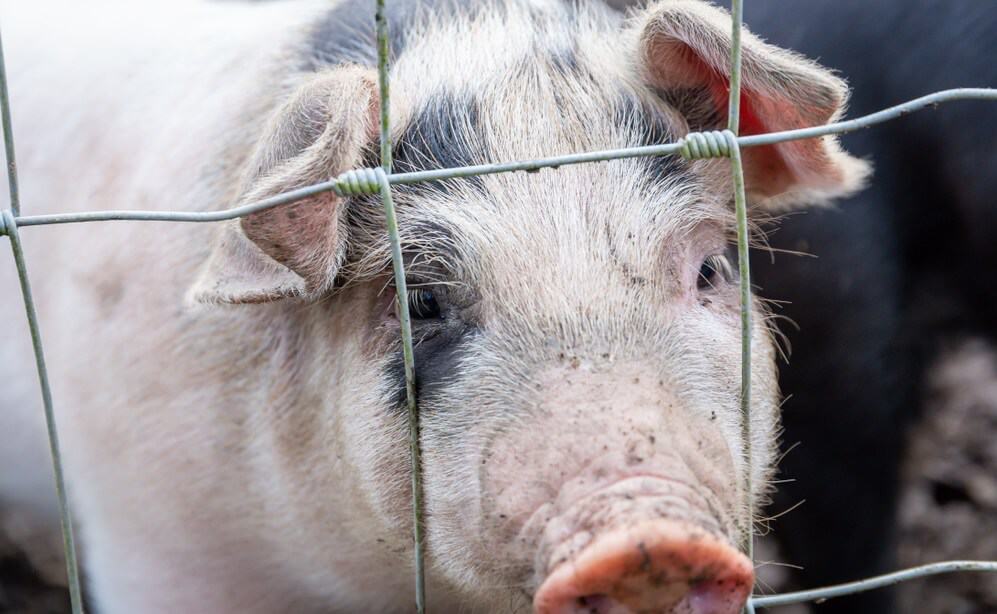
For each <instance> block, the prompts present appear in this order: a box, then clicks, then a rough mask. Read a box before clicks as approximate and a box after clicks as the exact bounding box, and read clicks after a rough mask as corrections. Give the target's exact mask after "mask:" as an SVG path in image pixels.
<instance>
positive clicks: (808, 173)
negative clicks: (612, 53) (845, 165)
mask: <svg viewBox="0 0 997 614" xmlns="http://www.w3.org/2000/svg"><path fill="white" fill-rule="evenodd" d="M715 42H716V41H708V43H715ZM704 47H705V48H707V49H709V50H710V51H711V52H717V51H721V50H722V49H723V48H724V47H723V46H722V45H717V44H706V45H704ZM744 51H745V52H744V56H743V63H742V77H741V105H740V130H739V134H741V135H745V136H746V135H752V134H764V133H767V132H777V131H781V130H791V129H794V128H803V127H807V126H813V125H820V124H824V123H826V122H827V121H828V120H830V119H831V117H833V115H834V113H835V112H836V111H837V106H832V107H825V108H819V107H815V106H813V105H807V104H805V103H803V102H802V99H805V97H802V96H801V99H792V98H790V96H789V94H790V92H771V93H770V92H768V91H766V88H765V87H764V85H765V83H764V81H763V80H762V79H758V78H757V75H756V74H753V73H754V70H753V69H754V67H755V65H757V64H758V63H759V62H757V60H756V59H755V58H752V57H751V52H750V50H748V49H745V50H744ZM648 55H649V58H648V59H649V70H650V72H651V74H652V76H653V77H654V78H655V79H656V80H657V81H658V84H659V86H662V87H689V88H692V87H696V88H705V89H706V90H707V91H708V92H709V93H710V99H711V100H712V102H713V104H714V105H715V109H716V111H717V115H718V116H720V117H724V118H726V117H727V108H728V104H729V96H730V80H729V78H728V72H729V66H728V64H727V62H729V59H728V58H726V57H725V56H724V57H721V56H722V54H717V55H716V56H707V55H704V54H703V53H700V52H698V51H697V50H696V49H695V48H694V47H693V46H692V45H691V44H689V43H687V42H685V41H682V40H679V39H678V38H675V37H674V35H662V36H660V37H659V40H658V41H656V42H654V43H652V44H651V45H650V48H649V53H648ZM768 89H771V88H768ZM724 124H726V122H724ZM742 158H743V160H744V167H745V182H746V184H747V187H748V190H749V191H750V192H752V193H754V194H756V195H758V196H762V197H769V196H775V195H778V194H782V193H784V192H786V191H788V190H790V189H792V188H793V187H794V186H797V185H801V184H802V185H806V186H807V187H808V188H810V189H820V188H822V187H824V186H834V185H837V184H839V183H841V182H842V181H843V173H842V171H841V169H840V168H839V167H838V166H837V165H836V164H834V162H833V160H831V157H830V156H829V154H828V151H827V149H826V147H825V146H824V144H823V143H822V141H821V140H820V139H807V140H802V141H790V142H787V143H781V144H778V145H767V146H762V147H751V148H746V149H745V150H744V151H743V153H742Z"/></svg>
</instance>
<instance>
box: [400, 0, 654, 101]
mask: <svg viewBox="0 0 997 614" xmlns="http://www.w3.org/2000/svg"><path fill="white" fill-rule="evenodd" d="M419 4H420V3H418V2H416V3H414V5H416V6H418V5H419ZM467 4H468V6H467V7H465V8H455V7H451V10H449V11H445V10H440V8H439V7H437V8H436V9H426V10H423V11H415V12H414V14H413V15H412V16H411V17H410V20H409V22H408V24H406V26H404V27H407V28H408V31H407V32H406V36H405V40H404V47H403V48H399V52H400V53H399V55H398V59H397V61H396V65H395V67H396V70H395V71H394V73H395V74H394V76H393V78H394V81H395V83H397V84H398V85H400V86H401V87H402V88H403V89H405V90H406V91H408V90H413V91H412V92H411V94H412V95H415V96H417V95H418V94H417V92H418V91H419V90H425V89H426V88H427V86H430V87H432V86H443V87H447V88H448V89H451V90H462V89H478V90H481V89H492V88H496V87H497V88H499V89H501V88H502V86H503V85H508V86H512V85H513V83H512V81H517V80H519V81H522V80H523V79H529V78H533V77H535V76H539V75H540V74H542V71H541V72H539V73H534V74H533V75H530V74H528V73H529V71H528V70H527V68H528V67H531V66H532V67H535V68H546V69H548V71H549V72H552V73H557V72H560V73H562V74H566V73H572V72H575V71H579V72H585V73H588V74H601V75H602V76H604V77H605V79H606V80H612V79H613V78H617V79H618V78H622V77H626V76H627V75H628V74H630V73H632V72H633V69H632V66H633V62H632V61H629V59H628V58H627V56H628V55H632V53H631V49H633V48H635V46H636V39H635V38H634V37H633V36H632V35H631V33H628V31H626V30H624V29H623V28H622V25H621V20H620V18H619V16H618V15H617V14H616V13H613V12H611V11H609V10H608V9H606V8H605V7H604V6H602V4H601V3H572V2H565V1H563V0H532V1H529V0H511V1H507V2H477V3H467ZM517 77H518V79H517ZM519 85H521V84H519ZM408 86H413V87H408Z"/></svg>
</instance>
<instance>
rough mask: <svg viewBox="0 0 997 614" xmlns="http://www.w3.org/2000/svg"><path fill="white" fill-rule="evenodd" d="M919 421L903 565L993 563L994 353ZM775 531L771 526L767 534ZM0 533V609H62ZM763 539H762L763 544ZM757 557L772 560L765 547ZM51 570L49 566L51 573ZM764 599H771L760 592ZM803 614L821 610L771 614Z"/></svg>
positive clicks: (933, 593)
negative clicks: (959, 561)
mask: <svg viewBox="0 0 997 614" xmlns="http://www.w3.org/2000/svg"><path fill="white" fill-rule="evenodd" d="M928 390H929V392H928V406H927V410H926V412H925V416H924V419H923V420H922V421H921V422H920V424H919V425H918V426H917V428H916V429H915V430H914V432H913V433H912V434H911V447H910V455H909V460H908V462H907V467H906V471H905V476H904V492H903V496H902V499H901V501H902V505H901V510H900V516H899V522H900V527H901V539H900V546H899V548H900V552H899V556H900V561H901V564H902V565H903V566H911V565H918V564H922V563H929V562H934V561H942V560H948V559H990V560H997V351H995V350H994V348H992V347H989V346H987V345H986V344H984V343H983V342H981V341H976V340H969V341H963V342H960V343H953V344H952V346H951V347H950V348H949V349H948V350H947V352H946V353H945V355H944V357H943V359H942V360H940V361H939V364H938V365H937V367H936V368H935V369H933V370H932V375H931V378H930V380H929V382H928ZM774 528H775V529H776V531H778V525H777V524H776V525H775V527H774ZM2 540H3V536H2V535H0V612H2V613H8V612H10V613H18V614H63V613H65V612H69V607H68V597H67V593H66V591H65V589H64V588H62V587H61V586H59V585H58V584H56V583H54V582H53V581H52V580H49V581H46V580H45V579H43V578H44V577H46V576H47V577H49V578H51V577H52V576H53V575H57V574H58V573H59V571H58V564H55V565H53V562H52V561H36V562H35V563H36V564H37V565H35V566H40V567H42V568H45V569H44V570H43V571H42V572H41V573H38V572H37V571H36V570H35V569H34V567H35V566H33V565H32V563H31V562H29V560H28V558H27V557H26V556H25V555H24V553H23V552H19V551H17V549H15V548H13V547H12V545H11V544H10V543H9V542H4V541H2ZM766 542H769V540H766ZM759 550H760V555H759V557H758V558H759V560H764V559H766V558H769V557H772V558H776V560H778V559H777V557H778V555H777V554H775V553H773V551H772V548H771V543H765V544H762V545H761V546H760V548H759ZM53 567H54V568H55V569H54V570H53ZM785 576H786V574H785V571H784V570H780V568H778V567H775V566H765V567H763V568H762V569H760V570H759V579H760V581H761V582H764V583H765V584H766V585H768V586H769V587H771V589H770V590H780V589H783V588H785V587H786V584H785ZM765 592H770V591H769V590H767V591H765ZM898 593H899V597H900V603H901V611H903V612H920V613H925V614H978V613H979V614H983V613H985V612H997V575H994V574H981V573H977V574H951V575H945V576H936V577H934V578H928V579H923V580H919V581H916V582H911V583H907V584H905V585H902V586H901V587H900V589H899V591H898ZM771 611H772V612H777V614H802V613H804V612H816V613H818V614H819V612H820V608H819V607H816V608H813V607H810V606H803V607H792V608H782V609H780V610H771Z"/></svg>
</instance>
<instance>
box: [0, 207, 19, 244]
mask: <svg viewBox="0 0 997 614" xmlns="http://www.w3.org/2000/svg"><path fill="white" fill-rule="evenodd" d="M16 223H17V222H15V221H14V213H13V212H12V211H11V210H10V209H4V210H3V211H0V237H3V236H5V235H8V234H10V233H11V232H12V231H13V230H14V226H15V225H16Z"/></svg>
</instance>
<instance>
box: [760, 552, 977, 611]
mask: <svg viewBox="0 0 997 614" xmlns="http://www.w3.org/2000/svg"><path fill="white" fill-rule="evenodd" d="M957 571H963V572H965V571H977V572H979V571H983V572H997V561H946V562H944V563H931V564H928V565H920V566H918V567H911V568H909V569H902V570H900V571H894V572H893V573H888V574H883V575H881V576H874V577H872V578H866V579H865V580H858V581H856V582H847V583H845V584H837V585H835V586H828V587H825V588H815V589H810V590H806V591H796V592H793V593H783V594H781V595H767V596H762V595H754V596H752V598H751V603H752V604H754V606H755V607H756V608H774V607H776V606H780V605H789V604H792V603H804V602H808V601H813V602H815V603H821V602H823V601H826V600H828V599H832V598H834V597H843V596H845V595H853V594H855V593H861V592H863V591H869V590H872V589H875V588H883V587H884V586H891V585H893V584H899V583H901V582H906V581H908V580H915V579H917V578H924V577H927V576H937V575H939V574H946V573H954V572H957Z"/></svg>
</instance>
